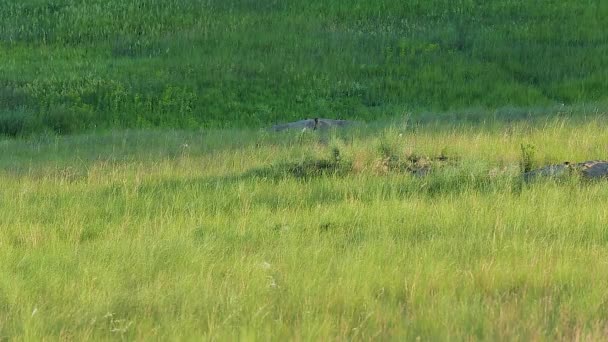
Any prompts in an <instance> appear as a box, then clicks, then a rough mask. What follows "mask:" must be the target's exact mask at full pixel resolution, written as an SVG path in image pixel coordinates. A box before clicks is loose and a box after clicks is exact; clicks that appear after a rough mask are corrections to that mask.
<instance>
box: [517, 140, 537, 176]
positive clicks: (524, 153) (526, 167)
mask: <svg viewBox="0 0 608 342" xmlns="http://www.w3.org/2000/svg"><path fill="white" fill-rule="evenodd" d="M520 149H521V157H520V161H519V165H520V168H521V171H522V173H526V172H530V171H532V170H533V169H534V168H535V167H536V165H535V155H536V146H535V145H533V144H529V143H527V144H521V146H520Z"/></svg>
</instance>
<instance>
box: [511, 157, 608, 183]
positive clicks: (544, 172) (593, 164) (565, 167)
mask: <svg viewBox="0 0 608 342" xmlns="http://www.w3.org/2000/svg"><path fill="white" fill-rule="evenodd" d="M573 173H574V174H579V175H581V176H582V177H583V178H586V179H600V178H608V161H604V160H589V161H586V162H582V163H576V164H571V163H568V162H566V163H564V164H559V165H548V166H545V167H543V168H540V169H536V170H532V171H529V172H526V173H524V174H523V177H524V180H526V181H530V180H532V179H535V178H538V177H544V178H556V177H563V176H567V175H570V174H573Z"/></svg>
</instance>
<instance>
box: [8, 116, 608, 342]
mask: <svg viewBox="0 0 608 342" xmlns="http://www.w3.org/2000/svg"><path fill="white" fill-rule="evenodd" d="M604 126H605V122H604V121H603V120H595V121H592V122H587V123H576V122H571V121H568V120H557V121H555V120H554V121H549V122H547V123H546V124H538V125H535V126H530V125H525V124H521V123H520V124H517V123H516V124H511V125H501V126H499V125H495V126H485V127H475V126H460V127H456V126H430V125H429V126H417V127H405V126H399V125H397V126H392V127H389V128H378V129H370V130H365V129H362V130H360V131H354V132H345V133H338V132H336V133H332V134H330V135H329V136H326V137H318V136H317V135H315V134H308V133H304V134H301V133H286V134H277V135H269V134H267V133H260V132H255V131H239V130H235V131H225V130H213V131H201V132H196V133H195V132H183V131H123V132H109V133H105V134H103V135H88V134H87V135H77V136H70V137H56V136H46V137H38V138H29V139H24V140H3V141H1V142H0V152H1V155H2V156H3V157H0V168H1V172H0V180H1V181H2V184H3V187H2V191H0V203H1V205H2V206H1V207H2V211H1V215H0V259H1V260H2V263H0V309H1V310H0V337H1V338H7V339H14V338H22V339H27V340H39V339H45V338H63V339H74V340H84V339H108V338H118V337H124V338H127V339H139V340H149V339H163V340H166V339H169V338H170V339H192V338H199V337H205V338H209V339H211V338H215V339H273V340H284V339H306V340H328V339H353V340H369V339H371V338H377V339H416V338H417V337H420V338H422V339H441V340H443V339H448V338H451V339H458V340H460V339H484V340H497V339H498V340H505V339H507V340H513V339H522V340H530V339H539V340H556V339H557V340H573V339H577V338H580V339H590V340H602V339H603V338H604V337H605V334H606V329H607V328H608V316H607V313H608V310H606V300H607V298H608V292H607V290H606V287H605V286H604V284H606V283H607V282H608V272H607V271H608V265H607V264H606V263H605V262H604V261H603V260H606V258H607V257H608V248H607V246H608V245H607V243H608V231H607V230H606V228H605V226H606V222H607V220H608V211H607V210H606V206H605V203H604V200H603V199H604V198H606V196H607V195H608V190H606V186H605V184H604V183H603V182H582V181H579V180H576V179H573V180H572V181H566V182H554V181H539V182H534V183H530V184H523V183H521V178H520V177H519V170H518V165H519V162H520V158H521V144H522V143H525V144H530V145H534V146H536V152H535V154H534V160H533V161H532V162H533V163H536V164H538V165H542V164H543V163H545V162H547V163H555V162H561V161H564V160H572V161H582V160H587V159H599V158H601V157H603V156H605V154H606V147H607V146H608V135H607V134H606V132H605V129H604ZM381 147H382V148H383V151H386V150H387V149H391V150H392V151H393V153H394V154H396V155H400V156H401V155H410V154H412V153H416V154H419V155H439V154H442V153H443V154H444V155H446V156H449V157H451V158H454V160H457V163H455V164H453V165H448V166H445V167H444V168H442V169H440V170H437V171H436V172H435V173H431V174H430V175H428V176H426V177H417V176H414V175H412V174H410V173H402V172H400V171H399V170H392V171H391V170H385V169H383V168H382V167H379V165H380V162H381V160H382V158H383V155H382V153H381ZM334 149H339V151H340V152H341V153H340V156H341V158H342V160H344V161H348V162H349V163H351V164H350V165H352V167H351V169H350V171H349V172H347V173H338V174H321V175H313V176H311V177H305V178H301V177H294V176H293V175H290V174H284V175H283V176H282V177H266V178H265V177H264V176H263V175H260V174H259V173H252V172H251V170H256V169H258V170H259V169H261V168H264V167H269V166H272V165H282V163H297V162H299V161H303V160H310V159H312V160H314V159H324V158H325V159H326V158H331V155H332V153H333V152H332V151H333V150H334Z"/></svg>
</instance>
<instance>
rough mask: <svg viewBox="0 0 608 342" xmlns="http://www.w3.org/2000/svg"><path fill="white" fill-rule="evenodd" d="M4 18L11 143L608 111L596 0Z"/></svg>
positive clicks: (12, 7)
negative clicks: (458, 115)
mask: <svg viewBox="0 0 608 342" xmlns="http://www.w3.org/2000/svg"><path fill="white" fill-rule="evenodd" d="M0 6H1V7H2V11H0V58H1V60H2V63H0V127H2V132H3V133H5V134H8V135H19V134H28V133H29V132H31V131H34V132H38V131H43V130H45V129H46V130H52V131H55V132H59V133H72V132H80V131H83V130H88V129H94V128H112V127H123V128H124V127H139V128H145V127H170V128H192V127H200V126H201V125H202V126H215V127H218V126H235V125H236V126H251V125H256V126H259V125H266V124H268V123H272V122H277V121H284V120H292V119H300V118H303V117H323V116H329V117H341V118H357V119H363V120H370V121H371V120H374V119H377V118H380V117H394V116H395V115H402V114H403V113H404V112H407V113H414V114H416V113H420V112H425V111H429V112H445V111H448V112H450V111H452V110H463V109H471V108H482V109H483V108H491V109H496V108H502V107H511V106H512V107H519V108H529V107H551V106H553V105H560V104H566V105H569V104H578V103H585V104H586V103H592V104H595V103H597V104H598V105H600V107H602V108H603V110H605V105H606V101H607V98H606V95H605V94H606V93H607V90H608V89H607V83H606V81H605V80H606V79H607V78H608V77H607V76H608V75H607V74H606V70H608V59H607V58H608V57H606V56H608V50H607V49H608V42H607V40H606V35H605V34H604V27H606V26H608V22H607V19H606V18H608V6H607V5H605V4H604V3H603V2H601V1H587V2H580V1H573V0H568V1H560V2H558V3H557V2H529V1H519V0H518V1H515V0H513V1H501V2H500V3H489V2H479V1H439V0H437V1H407V2H404V1H397V0H383V1H380V2H374V3H371V2H365V1H340V0H332V1H307V2H302V1H263V2H260V1H250V0H232V1H216V0H205V1H203V0H172V1H162V2H159V1H149V0H138V1H114V0H112V1H71V0H70V1H67V0H54V1H50V0H46V1H44V0H40V1H27V2H23V1H13V0H3V1H1V2H0ZM15 113H16V114H18V115H16V114H15ZM16 118H18V119H16Z"/></svg>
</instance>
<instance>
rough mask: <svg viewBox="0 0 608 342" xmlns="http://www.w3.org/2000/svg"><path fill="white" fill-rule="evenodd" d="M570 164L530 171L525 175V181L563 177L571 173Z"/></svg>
mask: <svg viewBox="0 0 608 342" xmlns="http://www.w3.org/2000/svg"><path fill="white" fill-rule="evenodd" d="M569 170H570V163H564V164H558V165H548V166H545V167H543V168H540V169H536V170H532V171H528V172H526V173H524V174H523V177H524V180H525V181H531V180H533V179H535V178H538V177H543V178H556V177H563V176H565V175H567V174H568V173H569Z"/></svg>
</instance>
